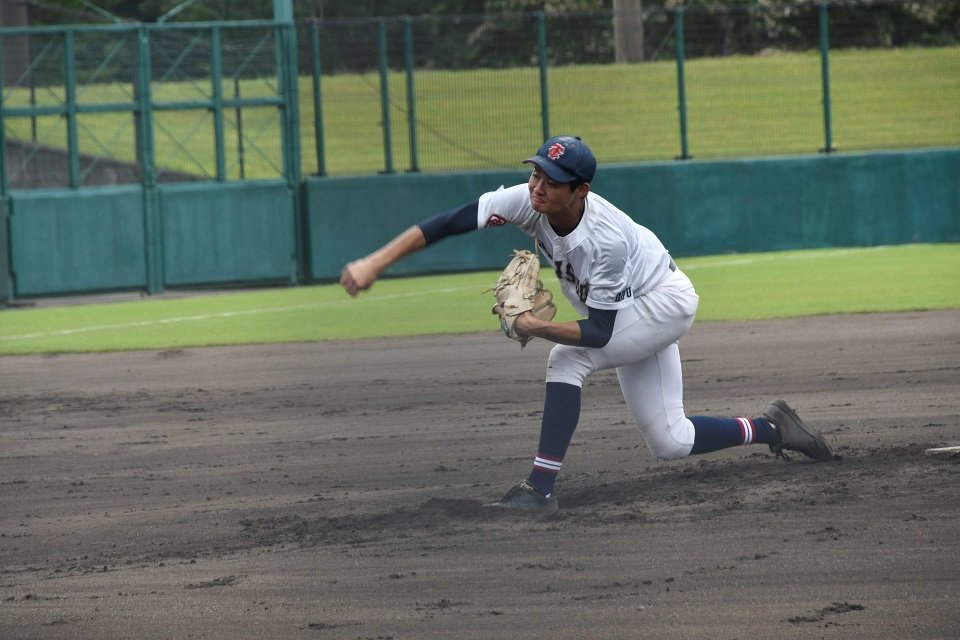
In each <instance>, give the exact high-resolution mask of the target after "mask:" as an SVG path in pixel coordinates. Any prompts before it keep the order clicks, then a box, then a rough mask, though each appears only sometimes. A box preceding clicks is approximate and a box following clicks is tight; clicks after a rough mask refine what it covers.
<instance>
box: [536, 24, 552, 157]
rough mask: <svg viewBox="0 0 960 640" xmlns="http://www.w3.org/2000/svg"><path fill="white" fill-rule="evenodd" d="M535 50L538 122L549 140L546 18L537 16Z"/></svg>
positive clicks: (544, 137) (544, 136)
mask: <svg viewBox="0 0 960 640" xmlns="http://www.w3.org/2000/svg"><path fill="white" fill-rule="evenodd" d="M537 48H538V54H537V55H538V57H539V58H540V121H541V125H542V127H543V131H542V133H543V139H544V140H547V139H549V138H550V92H549V90H548V89H547V17H546V15H545V14H544V13H543V12H542V11H541V12H540V13H538V14H537Z"/></svg>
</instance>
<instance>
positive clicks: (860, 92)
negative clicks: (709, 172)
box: [4, 47, 960, 179]
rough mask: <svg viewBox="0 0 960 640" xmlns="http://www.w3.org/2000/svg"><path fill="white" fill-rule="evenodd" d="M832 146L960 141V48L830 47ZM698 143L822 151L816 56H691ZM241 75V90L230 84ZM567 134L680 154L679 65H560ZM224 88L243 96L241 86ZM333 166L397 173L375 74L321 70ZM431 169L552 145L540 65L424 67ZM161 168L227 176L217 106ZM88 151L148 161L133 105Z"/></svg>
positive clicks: (161, 134) (268, 159)
mask: <svg viewBox="0 0 960 640" xmlns="http://www.w3.org/2000/svg"><path fill="white" fill-rule="evenodd" d="M830 63H831V80H832V111H833V137H834V140H833V143H834V146H835V147H836V148H838V149H840V150H842V151H850V150H866V149H879V148H897V147H928V146H934V147H936V146H948V145H960V109H957V104H960V47H939V48H923V49H920V48H913V49H890V50H884V49H872V50H852V49H851V50H838V51H835V52H832V53H831V55H830ZM686 73H687V81H686V90H687V99H688V121H689V145H690V149H689V151H690V153H691V154H692V155H693V156H694V157H698V158H712V157H737V156H744V155H784V154H805V153H815V152H816V151H817V150H818V149H820V148H821V147H822V146H823V144H824V137H823V114H822V111H821V101H822V95H821V80H820V58H819V55H818V53H817V52H806V53H776V54H772V55H764V56H731V57H727V58H707V59H691V60H689V61H688V62H687V65H686ZM405 82H406V80H405V77H404V76H403V74H401V73H396V72H395V73H391V74H390V77H389V88H390V97H391V122H392V136H391V146H392V149H393V158H394V163H395V169H396V170H404V169H407V168H409V165H410V160H409V154H410V142H409V131H408V128H407V113H406V108H407V100H406V88H405ZM228 85H229V86H228ZM548 85H549V92H550V124H551V130H552V131H553V132H554V133H576V134H578V135H581V136H583V137H584V138H585V139H586V140H588V141H589V142H590V144H591V146H592V147H593V149H594V151H595V152H596V153H597V155H598V157H600V158H601V159H602V160H603V162H605V163H611V162H632V161H647V160H671V159H673V158H674V157H675V156H677V155H678V154H679V153H680V136H679V122H678V117H677V89H676V66H675V64H674V63H673V62H672V61H662V62H647V63H642V64H622V65H578V66H566V67H557V68H552V69H550V71H549V82H548ZM275 86H276V83H275V81H274V80H272V79H260V80H250V81H244V82H242V83H241V84H240V87H241V90H240V93H241V95H242V96H244V97H256V96H264V95H272V93H273V91H274V90H275ZM153 91H154V99H155V100H156V101H158V102H164V101H166V102H174V101H178V100H181V101H182V100H198V99H209V98H210V95H211V93H212V89H211V88H210V87H209V82H204V81H191V82H165V83H156V84H155V86H154V88H153ZM223 91H224V95H230V96H232V95H233V91H234V88H233V85H232V83H231V82H227V83H225V86H224V88H223ZM322 93H323V122H324V139H325V158H326V169H327V172H328V173H329V174H331V175H344V174H374V173H376V172H378V171H381V170H383V169H384V164H385V160H384V151H383V128H382V121H383V117H382V113H381V103H380V96H379V78H378V77H377V76H376V74H363V75H357V74H342V75H333V76H324V77H323V80H322ZM415 94H416V99H417V106H416V113H417V121H418V130H417V136H418V156H419V168H420V169H421V170H425V171H435V170H458V169H479V168H502V167H514V166H515V164H516V162H515V161H516V158H520V157H525V156H526V155H529V151H530V148H531V147H535V146H536V145H537V144H539V142H540V139H539V138H540V131H541V126H540V102H539V76H538V70H537V68H535V67H527V68H516V69H498V70H489V69H485V70H475V71H459V72H451V71H431V70H421V71H418V72H417V74H416V78H415ZM132 95H133V94H132V89H130V88H129V87H123V86H118V85H97V84H93V85H88V86H84V87H82V88H80V90H79V91H78V97H79V100H80V101H81V103H82V104H103V103H105V102H110V101H119V102H124V101H130V99H131V96H132ZM37 96H38V103H39V104H40V105H53V104H60V103H61V102H62V101H63V88H62V87H42V88H41V89H40V91H38V92H37ZM299 97H300V107H299V108H300V114H301V123H302V124H301V136H302V140H301V152H302V163H303V171H304V173H305V174H309V173H313V172H315V171H316V169H317V166H318V161H317V158H316V152H315V151H316V145H315V132H314V126H313V122H314V106H313V103H312V98H313V88H312V80H311V79H310V78H301V80H300V86H299ZM29 100H30V97H29V93H28V91H27V89H25V88H22V89H8V90H6V91H5V94H4V104H5V106H7V107H22V106H27V105H28V104H29ZM154 116H155V127H154V138H155V140H154V143H155V147H156V157H157V165H158V166H159V167H161V168H162V169H164V170H178V171H185V172H188V173H193V174H197V175H201V176H213V175H216V162H215V156H214V148H213V145H212V140H213V133H214V118H213V116H212V114H211V113H210V112H208V111H207V110H205V109H199V110H188V111H163V110H155V111H154ZM224 117H225V134H224V135H225V150H224V152H225V156H224V159H225V164H226V171H227V177H228V178H229V179H236V178H238V177H239V169H240V161H239V155H238V145H237V123H236V114H235V113H234V111H233V110H232V109H227V110H226V111H225V114H224ZM79 122H80V127H79V131H78V135H79V144H80V149H81V151H82V152H83V153H88V154H93V155H104V156H112V157H115V158H117V159H119V160H124V161H130V162H132V161H134V159H135V149H136V145H135V142H134V140H135V128H134V121H133V118H132V117H131V116H119V117H118V115H117V114H115V113H87V114H81V116H80V118H79ZM6 125H7V136H8V138H9V139H19V140H29V139H30V138H31V132H30V126H31V122H30V119H29V118H23V117H21V118H10V119H8V121H7V123H6ZM37 131H38V141H39V142H41V143H43V144H47V145H50V146H52V147H58V148H64V147H65V146H66V136H67V128H66V123H65V121H64V119H63V118H61V117H60V116H43V117H39V118H38V119H37ZM279 131H280V118H279V114H278V111H277V109H275V108H248V109H245V110H244V112H243V133H244V138H245V141H244V146H245V149H244V151H245V155H244V163H243V164H244V171H245V177H246V178H275V177H278V176H279V175H281V172H282V169H281V167H282V166H283V163H282V161H281V151H280V145H279V140H280V135H279Z"/></svg>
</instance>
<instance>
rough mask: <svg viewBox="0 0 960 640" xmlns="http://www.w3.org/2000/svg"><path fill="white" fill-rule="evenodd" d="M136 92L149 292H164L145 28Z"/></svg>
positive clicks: (138, 53) (140, 29)
mask: <svg viewBox="0 0 960 640" xmlns="http://www.w3.org/2000/svg"><path fill="white" fill-rule="evenodd" d="M133 73H134V91H135V98H136V101H137V112H136V114H135V119H134V122H135V123H136V134H137V162H139V164H140V185H141V190H142V192H143V238H144V262H145V263H146V264H145V268H146V278H147V283H146V284H147V293H149V294H151V295H152V294H155V293H161V292H162V291H163V286H164V276H163V225H162V223H161V220H160V195H159V193H158V192H157V171H156V165H155V160H154V147H153V109H152V104H153V96H152V94H151V91H150V82H151V77H150V75H151V73H150V32H149V31H148V30H147V27H146V26H145V25H140V26H139V27H138V28H137V49H136V65H135V66H134V71H133Z"/></svg>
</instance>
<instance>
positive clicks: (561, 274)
mask: <svg viewBox="0 0 960 640" xmlns="http://www.w3.org/2000/svg"><path fill="white" fill-rule="evenodd" d="M553 266H554V269H555V271H556V274H557V280H560V281H561V282H562V281H564V280H565V281H567V282H569V283H570V284H572V285H573V288H574V290H575V291H576V292H577V297H578V298H580V302H583V303H584V304H586V302H587V294H589V293H590V283H589V282H580V279H579V278H577V274H575V273H574V272H573V266H571V265H570V263H569V262H568V263H567V264H566V268H564V263H563V261H562V260H561V261H556V262H554V263H553Z"/></svg>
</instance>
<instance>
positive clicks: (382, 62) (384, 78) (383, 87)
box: [377, 20, 393, 173]
mask: <svg viewBox="0 0 960 640" xmlns="http://www.w3.org/2000/svg"><path fill="white" fill-rule="evenodd" d="M377 59H378V62H379V66H380V113H381V116H382V119H383V164H384V167H383V172H384V173H393V143H392V138H393V135H392V132H391V130H390V82H389V80H390V79H389V77H388V71H389V70H388V69H387V22H386V20H381V21H380V23H379V26H378V28H377Z"/></svg>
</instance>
